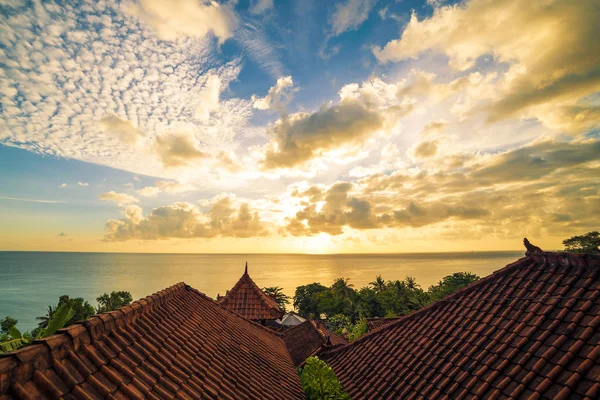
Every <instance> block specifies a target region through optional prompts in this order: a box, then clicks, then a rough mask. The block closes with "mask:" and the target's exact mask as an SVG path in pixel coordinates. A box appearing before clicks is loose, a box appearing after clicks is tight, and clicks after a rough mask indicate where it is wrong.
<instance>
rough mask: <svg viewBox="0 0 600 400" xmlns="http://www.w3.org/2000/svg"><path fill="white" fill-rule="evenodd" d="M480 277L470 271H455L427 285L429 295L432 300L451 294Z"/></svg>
mask: <svg viewBox="0 0 600 400" xmlns="http://www.w3.org/2000/svg"><path fill="white" fill-rule="evenodd" d="M479 279H480V278H479V277H478V276H477V275H475V274H472V273H470V272H455V273H453V274H452V275H448V276H446V277H444V279H442V280H441V281H439V282H438V284H437V285H433V286H430V287H429V290H428V292H429V296H430V298H431V300H432V301H435V300H439V299H441V298H443V297H446V296H448V295H451V294H452V293H454V292H456V291H457V290H459V289H462V288H464V287H465V286H467V285H469V284H471V283H473V282H476V281H478V280H479Z"/></svg>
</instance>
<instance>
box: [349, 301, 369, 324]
mask: <svg viewBox="0 0 600 400" xmlns="http://www.w3.org/2000/svg"><path fill="white" fill-rule="evenodd" d="M344 314H346V315H347V316H348V318H350V321H352V323H354V322H356V320H357V319H359V318H362V317H364V315H365V307H364V306H363V303H362V301H361V300H360V299H346V306H345V307H344Z"/></svg>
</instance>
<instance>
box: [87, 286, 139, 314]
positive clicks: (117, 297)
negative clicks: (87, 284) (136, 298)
mask: <svg viewBox="0 0 600 400" xmlns="http://www.w3.org/2000/svg"><path fill="white" fill-rule="evenodd" d="M132 300H133V297H132V296H131V293H129V292H126V291H118V292H110V294H107V293H104V294H103V295H101V296H98V297H97V298H96V301H98V313H103V312H108V311H114V310H118V309H119V308H121V307H125V306H126V305H127V304H129V303H131V301H132ZM86 318H87V317H86Z"/></svg>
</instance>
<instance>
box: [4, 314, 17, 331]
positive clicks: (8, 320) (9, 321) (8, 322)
mask: <svg viewBox="0 0 600 400" xmlns="http://www.w3.org/2000/svg"><path fill="white" fill-rule="evenodd" d="M17 322H19V321H18V320H16V319H14V318H12V317H8V316H6V317H4V319H3V320H2V321H0V333H3V334H5V335H8V333H9V332H10V328H12V327H13V326H15V325H17Z"/></svg>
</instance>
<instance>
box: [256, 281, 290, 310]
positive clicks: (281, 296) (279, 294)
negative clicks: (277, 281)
mask: <svg viewBox="0 0 600 400" xmlns="http://www.w3.org/2000/svg"><path fill="white" fill-rule="evenodd" d="M262 291H263V293H264V294H266V295H267V296H270V297H272V298H274V299H275V301H276V302H277V305H278V306H279V309H280V310H281V312H285V311H286V306H287V305H288V304H290V299H291V297H290V296H288V295H286V294H285V293H283V288H281V287H279V286H269V287H265V288H262Z"/></svg>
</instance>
